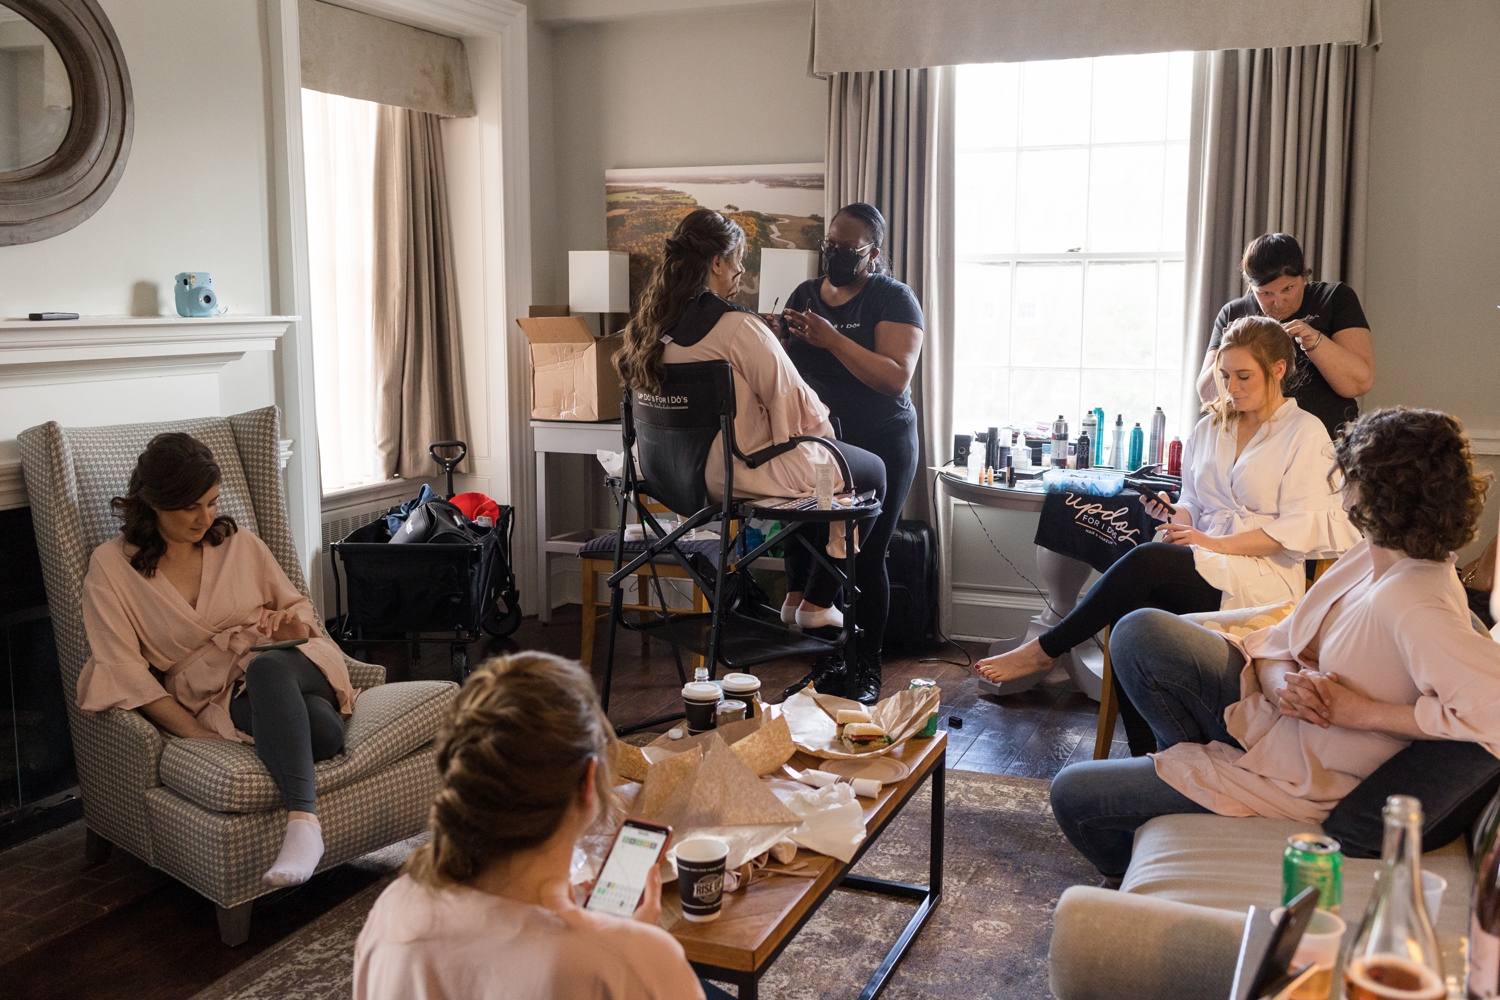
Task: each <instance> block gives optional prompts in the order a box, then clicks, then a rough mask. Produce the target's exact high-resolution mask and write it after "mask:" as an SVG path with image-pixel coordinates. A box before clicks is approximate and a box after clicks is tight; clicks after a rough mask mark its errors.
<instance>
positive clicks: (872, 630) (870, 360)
mask: <svg viewBox="0 0 1500 1000" xmlns="http://www.w3.org/2000/svg"><path fill="white" fill-rule="evenodd" d="M885 228H886V227H885V218H884V217H883V216H882V215H881V214H880V212H879V210H878V209H876V208H875V207H874V206H872V205H866V204H865V203H863V202H855V203H853V204H850V205H845V206H844V207H843V208H841V209H839V211H838V214H836V215H835V216H834V217H833V219H832V221H831V222H830V223H829V226H828V234H827V237H826V238H825V239H824V240H823V245H822V255H823V277H821V278H812V279H809V280H808V281H804V282H803V283H802V284H800V285H798V286H797V288H796V290H795V291H793V292H792V294H791V297H790V298H789V299H788V300H787V308H786V311H785V312H784V313H782V316H781V326H782V331H783V333H784V335H785V336H786V353H787V356H788V357H789V358H791V359H792V363H793V364H794V365H796V366H797V371H798V372H800V373H801V375H802V377H803V378H804V379H806V380H807V383H808V385H810V386H812V387H813V389H814V390H815V391H816V392H817V394H818V398H819V399H821V400H822V401H823V403H824V404H825V405H826V406H827V407H828V410H829V413H830V415H831V417H832V419H833V421H834V426H835V427H836V428H837V429H838V432H839V440H840V441H847V442H849V443H850V444H852V445H855V446H857V447H859V448H862V449H864V450H865V451H868V452H873V453H874V454H876V455H878V456H880V459H881V460H882V461H883V462H884V463H885V483H886V489H885V497H884V500H883V501H882V505H881V508H880V516H879V518H877V519H876V521H875V525H874V527H873V528H871V529H870V530H869V531H867V532H862V533H861V537H860V557H861V558H864V557H865V552H866V551H868V552H869V553H870V559H871V565H872V566H873V567H874V572H872V573H871V574H869V576H868V579H867V578H866V577H864V576H862V577H861V578H860V579H859V580H858V581H857V585H858V587H859V591H860V596H859V604H858V608H857V616H858V621H859V625H860V627H861V629H862V634H861V635H860V639H859V649H858V672H857V676H856V677H854V678H852V681H853V683H851V684H850V685H849V688H850V690H851V691H852V692H855V693H851V694H850V697H851V698H857V699H858V700H859V701H862V702H865V703H867V704H869V703H873V702H874V701H875V700H876V699H877V698H878V697H879V694H880V674H881V667H880V649H881V643H882V641H883V639H884V638H885V622H886V616H887V615H888V614H889V611H890V593H891V590H890V579H889V577H888V576H887V574H886V569H885V551H886V548H887V547H888V546H889V545H890V542H891V536H892V535H893V534H894V533H895V531H896V521H897V520H898V519H899V518H900V517H901V508H902V507H904V506H905V505H906V494H907V493H908V492H909V491H910V490H911V484H912V480H913V479H914V478H915V477H916V473H917V413H916V410H915V409H914V408H913V407H912V404H911V379H912V374H913V373H914V372H915V371H916V368H917V358H918V357H920V356H921V354H922V336H923V334H922V328H923V320H922V307H921V306H920V305H919V304H918V302H917V297H916V296H915V295H913V294H912V290H911V289H910V288H908V287H906V285H904V284H902V283H901V282H899V281H897V280H895V279H894V278H891V277H889V276H888V275H889V268H887V267H886V264H885V259H884V257H883V256H882V254H883V246H882V244H884V242H885ZM786 563H787V565H786V577H787V598H786V604H785V605H783V607H782V612H781V616H782V618H783V619H784V620H787V621H788V623H791V622H792V621H796V622H798V623H801V622H803V621H806V620H808V619H809V617H810V616H814V615H817V614H820V613H822V612H823V611H824V606H823V602H825V601H826V602H827V603H829V604H831V603H832V601H833V594H832V593H827V592H822V593H815V592H814V590H813V589H812V588H807V589H806V590H804V584H806V583H807V580H808V577H809V575H810V574H811V573H812V572H813V560H812V556H811V555H810V554H808V553H807V552H806V551H804V550H802V547H801V546H798V545H789V546H787V560H786ZM842 669H843V658H842V657H836V656H830V657H827V658H825V659H824V660H823V661H822V662H821V664H820V665H819V666H817V667H815V668H814V672H813V675H812V679H813V680H814V681H815V682H816V683H817V686H818V690H820V691H823V690H837V685H836V684H833V683H831V682H830V680H828V679H827V675H834V674H837V672H838V671H841V670H842ZM788 693H789V694H790V693H791V689H788Z"/></svg>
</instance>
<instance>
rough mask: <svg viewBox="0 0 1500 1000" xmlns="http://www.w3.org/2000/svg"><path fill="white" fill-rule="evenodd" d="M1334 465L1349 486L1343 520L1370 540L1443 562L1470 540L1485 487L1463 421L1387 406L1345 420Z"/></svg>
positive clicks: (1486, 478) (1439, 413)
mask: <svg viewBox="0 0 1500 1000" xmlns="http://www.w3.org/2000/svg"><path fill="white" fill-rule="evenodd" d="M1333 451H1334V460H1335V463H1336V465H1335V468H1336V470H1337V471H1338V472H1342V473H1343V475H1344V479H1345V480H1346V481H1347V482H1349V483H1352V484H1355V485H1356V486H1357V487H1358V489H1357V491H1356V493H1355V496H1356V497H1357V499H1355V500H1354V502H1353V504H1352V505H1350V506H1349V520H1351V521H1353V522H1354V524H1355V526H1356V527H1358V528H1359V529H1360V530H1361V531H1363V532H1364V533H1365V534H1366V535H1367V536H1368V537H1369V539H1370V541H1372V542H1374V543H1375V544H1376V545H1379V546H1382V547H1383V548H1388V549H1400V550H1401V551H1402V552H1405V553H1406V554H1407V555H1409V556H1411V557H1412V558H1413V559H1433V560H1442V559H1446V558H1447V557H1448V553H1449V552H1455V551H1457V550H1458V549H1461V548H1463V547H1464V546H1465V545H1467V544H1469V542H1471V541H1473V539H1474V532H1475V530H1476V528H1477V526H1478V524H1479V518H1480V515H1481V514H1483V513H1484V498H1485V494H1486V493H1487V492H1488V491H1489V487H1490V480H1489V475H1488V473H1486V474H1483V475H1479V474H1476V473H1475V472H1474V456H1473V454H1472V453H1471V452H1470V450H1469V440H1468V438H1466V437H1464V432H1463V425H1462V424H1460V423H1459V422H1458V418H1457V417H1452V416H1449V415H1448V414H1446V413H1443V412H1442V411H1440V410H1415V409H1411V408H1409V407H1405V406H1392V407H1388V408H1387V409H1383V410H1375V411H1374V412H1372V413H1366V414H1364V415H1363V416H1361V417H1360V418H1359V419H1358V420H1355V421H1353V422H1352V423H1348V424H1345V425H1344V426H1343V427H1342V428H1340V430H1339V437H1338V440H1337V441H1336V442H1334V446H1333Z"/></svg>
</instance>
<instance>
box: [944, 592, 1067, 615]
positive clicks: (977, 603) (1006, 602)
mask: <svg viewBox="0 0 1500 1000" xmlns="http://www.w3.org/2000/svg"><path fill="white" fill-rule="evenodd" d="M952 601H953V603H954V604H962V605H966V606H968V607H973V608H1004V609H1006V610H1009V611H1030V612H1033V613H1035V612H1039V611H1045V610H1047V602H1046V601H1044V600H1042V599H1041V598H1040V597H1038V596H1037V595H1036V594H1035V593H1033V592H1031V591H1016V590H999V589H994V590H992V589H988V588H979V587H954V588H953V596H952Z"/></svg>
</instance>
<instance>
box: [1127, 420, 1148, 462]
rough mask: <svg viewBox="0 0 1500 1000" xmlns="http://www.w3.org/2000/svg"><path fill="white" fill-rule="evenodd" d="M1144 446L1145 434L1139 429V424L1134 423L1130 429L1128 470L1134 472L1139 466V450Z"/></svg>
mask: <svg viewBox="0 0 1500 1000" xmlns="http://www.w3.org/2000/svg"><path fill="white" fill-rule="evenodd" d="M1145 446H1146V435H1145V432H1144V431H1142V430H1141V425H1140V424H1136V425H1135V426H1134V427H1132V428H1131V429H1130V471H1131V472H1134V471H1135V470H1136V469H1139V468H1140V467H1141V464H1142V463H1141V452H1142V451H1143V450H1144V448H1145Z"/></svg>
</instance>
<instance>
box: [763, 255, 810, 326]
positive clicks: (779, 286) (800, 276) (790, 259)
mask: <svg viewBox="0 0 1500 1000" xmlns="http://www.w3.org/2000/svg"><path fill="white" fill-rule="evenodd" d="M817 276H818V254H817V251H815V250H781V249H778V248H775V247H762V248H761V251H760V302H759V308H760V311H761V312H762V313H768V312H771V311H772V310H777V309H780V308H782V307H783V306H785V305H786V300H787V299H789V298H791V297H792V291H793V290H794V289H795V288H796V287H797V286H798V285H800V284H802V283H803V282H804V281H806V280H807V279H808V278H816V277H817Z"/></svg>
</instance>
